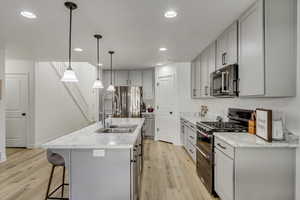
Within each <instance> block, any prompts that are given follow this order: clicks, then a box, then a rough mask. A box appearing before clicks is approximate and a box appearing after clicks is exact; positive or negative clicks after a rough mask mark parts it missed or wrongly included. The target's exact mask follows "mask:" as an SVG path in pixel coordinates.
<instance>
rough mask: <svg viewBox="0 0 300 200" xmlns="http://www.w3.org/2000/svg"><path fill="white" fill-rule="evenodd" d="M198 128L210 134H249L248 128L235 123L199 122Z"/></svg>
mask: <svg viewBox="0 0 300 200" xmlns="http://www.w3.org/2000/svg"><path fill="white" fill-rule="evenodd" d="M197 128H198V129H199V130H201V131H205V132H206V133H209V132H247V130H248V128H247V127H245V126H242V125H240V124H238V123H235V122H198V123H197Z"/></svg>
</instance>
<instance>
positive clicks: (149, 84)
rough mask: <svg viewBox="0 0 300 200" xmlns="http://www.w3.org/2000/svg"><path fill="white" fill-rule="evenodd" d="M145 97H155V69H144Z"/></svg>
mask: <svg viewBox="0 0 300 200" xmlns="http://www.w3.org/2000/svg"><path fill="white" fill-rule="evenodd" d="M142 75H143V98H144V99H154V86H153V85H154V84H153V83H154V72H153V69H148V70H144V71H143V73H142Z"/></svg>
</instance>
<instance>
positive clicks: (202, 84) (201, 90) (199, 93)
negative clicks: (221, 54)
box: [191, 42, 216, 99]
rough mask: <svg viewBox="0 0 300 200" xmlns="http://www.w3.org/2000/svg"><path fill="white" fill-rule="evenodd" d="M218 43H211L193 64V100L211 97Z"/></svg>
mask: <svg viewBox="0 0 300 200" xmlns="http://www.w3.org/2000/svg"><path fill="white" fill-rule="evenodd" d="M215 60H216V43H215V42H213V43H211V44H210V45H209V46H208V47H207V48H205V49H204V50H203V51H202V53H201V54H200V55H199V56H198V57H197V58H195V59H194V61H193V62H192V64H191V80H192V83H191V85H192V91H191V92H192V98H194V99H197V98H208V97H211V96H210V74H211V73H212V72H214V71H215V70H216V62H215Z"/></svg>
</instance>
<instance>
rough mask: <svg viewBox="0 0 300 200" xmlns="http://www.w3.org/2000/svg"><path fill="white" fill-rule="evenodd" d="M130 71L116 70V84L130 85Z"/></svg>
mask: <svg viewBox="0 0 300 200" xmlns="http://www.w3.org/2000/svg"><path fill="white" fill-rule="evenodd" d="M128 73H129V72H128V71H127V70H116V71H115V85H116V86H127V85H128Z"/></svg>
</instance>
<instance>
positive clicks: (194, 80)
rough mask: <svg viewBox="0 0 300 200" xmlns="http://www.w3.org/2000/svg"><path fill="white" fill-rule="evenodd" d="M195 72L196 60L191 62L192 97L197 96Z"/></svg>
mask: <svg viewBox="0 0 300 200" xmlns="http://www.w3.org/2000/svg"><path fill="white" fill-rule="evenodd" d="M195 73H196V61H195V60H194V61H192V62H191V97H192V99H195V98H196V93H195V90H196V76H195Z"/></svg>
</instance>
